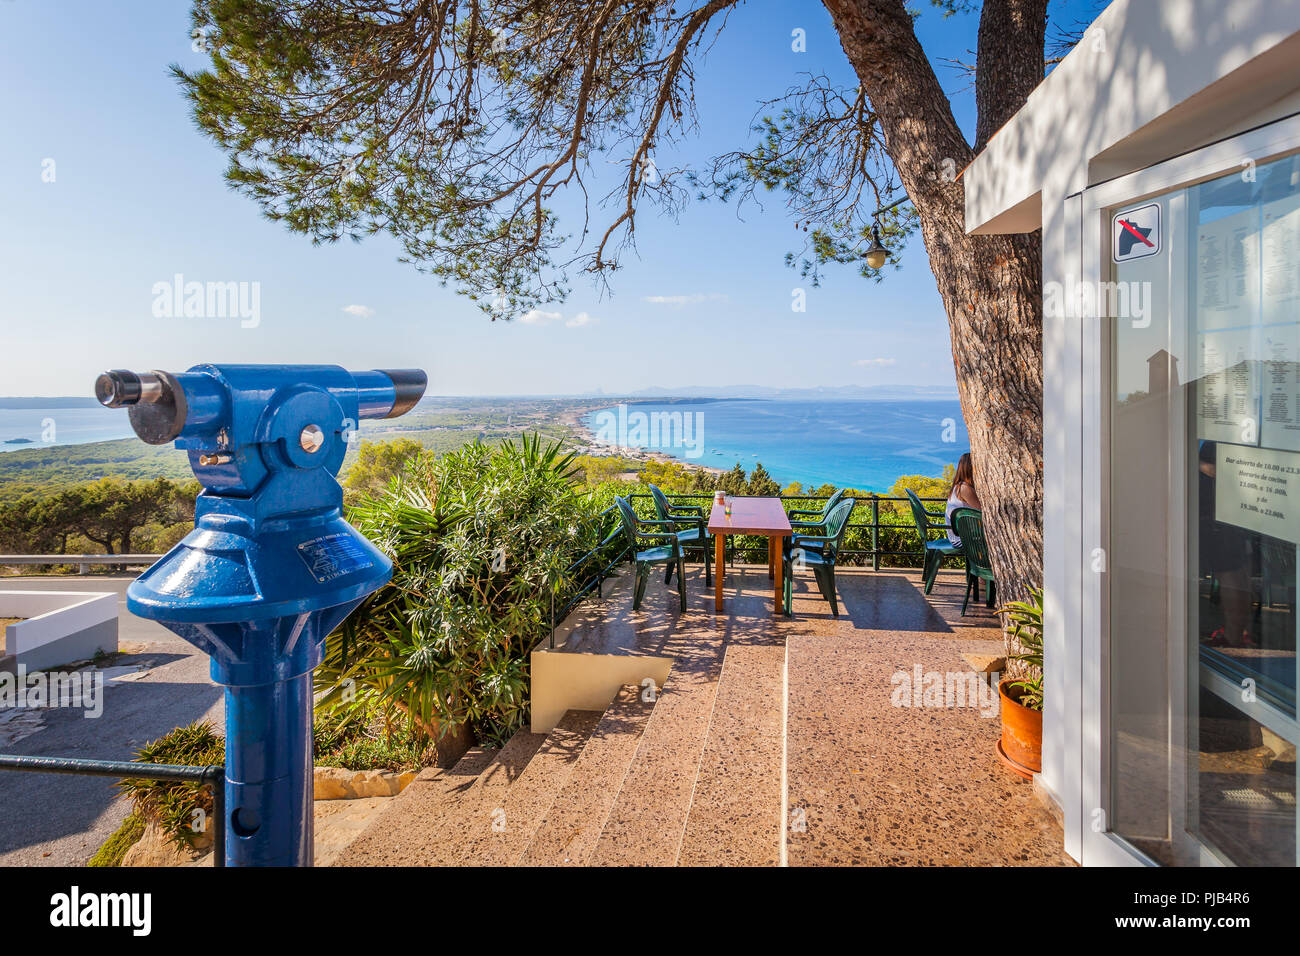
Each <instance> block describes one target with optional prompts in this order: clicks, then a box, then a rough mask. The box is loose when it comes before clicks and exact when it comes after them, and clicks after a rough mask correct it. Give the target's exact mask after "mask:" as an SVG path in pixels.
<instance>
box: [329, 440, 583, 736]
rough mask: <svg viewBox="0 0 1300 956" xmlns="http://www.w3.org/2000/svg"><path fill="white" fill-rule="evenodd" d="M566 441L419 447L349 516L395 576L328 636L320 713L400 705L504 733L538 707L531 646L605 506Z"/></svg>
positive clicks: (445, 727)
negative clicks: (427, 450)
mask: <svg viewBox="0 0 1300 956" xmlns="http://www.w3.org/2000/svg"><path fill="white" fill-rule="evenodd" d="M575 474H576V468H575V465H574V460H573V455H571V454H565V453H564V452H563V451H562V450H561V447H560V445H559V444H558V443H546V444H544V443H543V441H542V440H541V439H540V438H539V437H538V436H535V435H533V436H525V437H524V438H523V439H522V441H520V442H518V443H505V444H502V445H498V446H488V445H484V444H481V443H477V442H476V443H474V444H471V445H468V446H465V447H464V448H462V449H460V450H458V451H456V452H453V453H451V454H447V455H444V456H442V457H441V458H437V459H434V458H431V457H429V456H419V457H417V458H414V459H412V460H411V461H410V462H408V464H407V466H406V468H405V470H404V471H403V472H402V474H401V475H400V476H399V477H398V478H397V479H395V480H394V481H393V482H392V483H391V484H390V485H389V486H388V487H387V488H386V489H385V490H384V491H383V492H381V493H380V494H378V495H375V496H373V497H368V498H365V499H364V500H363V501H362V502H361V503H360V504H359V505H357V506H356V507H354V508H353V509H352V511H351V513H350V518H351V519H352V521H353V522H354V523H355V524H356V526H357V527H358V529H359V530H361V531H362V532H363V533H364V534H365V535H367V536H368V537H369V538H370V539H371V540H372V541H374V542H375V544H377V545H378V546H379V547H380V548H381V549H383V551H384V552H385V553H386V554H388V555H389V556H390V557H391V558H392V559H393V564H394V571H393V579H392V581H391V582H390V583H389V584H388V585H386V586H385V587H384V588H382V589H380V590H379V591H377V592H375V594H373V595H371V596H370V597H369V598H367V599H366V601H365V602H363V603H362V605H361V606H360V607H359V608H358V609H357V611H355V612H354V613H353V614H352V615H351V616H350V617H349V618H348V620H347V621H346V622H345V623H344V625H343V626H342V627H340V628H339V629H338V630H337V631H336V632H335V633H334V634H332V635H331V636H330V638H329V640H328V642H327V645H326V655H325V661H324V662H323V664H322V665H321V667H319V668H318V669H317V672H316V689H317V691H318V693H319V694H320V696H319V697H318V702H317V708H318V710H326V711H330V712H333V713H335V714H336V715H338V714H340V713H341V714H342V715H344V717H345V718H346V717H352V718H354V719H365V720H371V719H373V718H374V717H375V715H376V711H378V712H379V713H380V714H382V715H384V716H391V714H392V711H394V710H396V711H399V712H401V713H402V714H404V715H405V716H406V718H408V719H409V720H410V721H411V722H412V724H413V725H414V726H415V727H417V728H419V729H420V730H422V731H424V732H425V733H427V734H430V735H440V734H444V733H447V732H448V731H451V730H455V729H458V728H461V727H463V726H465V725H466V724H468V725H469V726H470V727H471V728H472V730H473V731H474V733H475V735H476V736H477V737H478V738H479V739H481V740H490V741H501V740H503V739H504V738H506V737H508V736H509V735H510V734H511V733H513V732H514V730H515V729H517V728H518V727H519V726H520V725H521V724H522V723H523V721H524V719H525V717H526V716H527V713H528V703H529V701H528V687H529V684H528V664H529V654H530V652H531V651H532V648H533V647H534V646H535V645H536V644H537V642H538V641H540V640H541V639H542V638H543V637H545V636H546V635H547V634H548V633H549V628H550V625H551V619H550V611H551V607H552V599H554V602H555V605H556V606H559V605H560V603H561V602H562V601H563V600H564V598H565V596H566V595H567V593H568V591H569V589H570V588H571V586H572V585H571V582H570V581H569V580H568V575H567V570H568V568H569V567H570V566H571V565H572V564H573V562H574V560H575V559H576V558H577V557H578V556H579V555H581V554H582V553H583V552H584V551H586V550H587V549H588V548H589V547H590V546H591V544H592V541H591V537H592V534H593V531H592V522H591V519H592V518H593V517H594V514H595V512H594V508H593V505H592V503H591V502H590V501H589V500H588V498H587V497H586V495H585V494H583V493H582V492H581V491H580V490H579V489H578V488H577V487H576V485H575V483H574V477H575Z"/></svg>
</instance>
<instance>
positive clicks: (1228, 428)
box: [1196, 328, 1260, 444]
mask: <svg viewBox="0 0 1300 956" xmlns="http://www.w3.org/2000/svg"><path fill="white" fill-rule="evenodd" d="M1197 346H1198V349H1197V355H1196V363H1197V367H1196V415H1197V419H1198V421H1197V433H1198V437H1200V438H1203V439H1207V440H1210V441H1229V442H1248V443H1251V444H1254V443H1255V442H1257V441H1258V440H1259V426H1258V418H1257V416H1258V411H1259V398H1260V376H1259V363H1258V362H1256V361H1254V356H1255V354H1256V351H1255V330H1254V329H1253V328H1247V329H1225V330H1221V331H1214V332H1206V333H1204V334H1202V335H1200V336H1199V341H1198V342H1197Z"/></svg>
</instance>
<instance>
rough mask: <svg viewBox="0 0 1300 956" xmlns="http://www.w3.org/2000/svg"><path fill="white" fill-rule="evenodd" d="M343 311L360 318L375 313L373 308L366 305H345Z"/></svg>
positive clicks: (365, 317) (368, 316) (366, 317)
mask: <svg viewBox="0 0 1300 956" xmlns="http://www.w3.org/2000/svg"><path fill="white" fill-rule="evenodd" d="M343 311H344V312H346V313H347V314H348V315H355V316H357V318H361V319H368V318H370V317H371V316H373V315H374V314H375V310H374V309H372V308H370V306H368V305H345V306H344V307H343Z"/></svg>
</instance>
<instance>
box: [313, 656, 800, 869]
mask: <svg viewBox="0 0 1300 956" xmlns="http://www.w3.org/2000/svg"><path fill="white" fill-rule="evenodd" d="M784 667H785V649H784V647H783V646H782V645H779V644H769V645H752V644H732V645H725V644H724V643H723V642H721V641H718V642H706V643H704V644H703V645H702V646H700V647H699V648H698V652H697V653H692V654H688V655H685V656H682V657H679V658H678V660H677V663H676V664H675V666H674V668H673V670H672V673H671V674H670V676H669V678H668V680H667V682H666V683H665V684H664V686H663V687H662V688H658V689H657V691H656V689H654V688H642V687H638V686H634V685H631V684H629V685H626V686H624V687H623V688H622V690H621V691H620V692H619V693H618V695H617V696H616V697H615V699H614V701H613V702H612V703H611V704H610V705H609V707H608V708H607V709H606V710H605V711H604V712H603V713H597V712H592V711H575V710H571V711H568V712H567V713H566V714H565V715H564V717H563V719H562V720H561V721H560V722H559V723H558V724H557V725H556V726H555V728H554V729H553V730H552V731H551V732H550V733H549V734H545V735H542V734H534V733H530V732H528V731H526V730H525V731H520V732H519V733H517V734H515V736H514V737H512V738H511V739H510V741H509V742H508V743H507V744H506V745H505V746H504V747H502V748H501V750H500V751H499V752H492V751H489V750H483V749H477V748H476V749H473V750H471V751H469V752H468V753H467V754H466V755H465V756H464V757H463V758H462V759H461V760H460V761H459V762H457V763H456V764H455V766H453V767H451V768H449V769H445V770H441V769H427V770H425V771H423V772H422V773H421V774H420V776H419V777H417V778H416V780H414V781H413V782H412V783H411V784H410V786H408V787H407V788H406V790H404V791H403V792H402V793H401V794H400V795H399V796H397V797H395V798H394V799H393V800H392V802H391V805H390V806H389V807H387V808H386V809H385V810H384V811H383V813H381V814H380V815H379V816H378V817H377V818H376V819H375V820H374V821H373V822H372V823H371V825H370V826H369V827H368V828H367V829H366V830H365V831H364V832H362V833H361V834H360V835H359V836H358V837H357V838H356V839H355V840H354V841H353V842H352V843H351V844H350V845H349V846H348V847H347V849H346V850H345V851H344V852H343V853H342V854H341V855H340V857H339V859H338V860H337V861H336V863H335V865H339V866H349V865H351V866H371V865H406V866H411V865H415V866H583V865H591V866H610V865H614V866H637V865H647V866H656V865H657V866H672V865H679V864H680V865H699V866H707V865H731V866H747V865H748V866H757V865H776V864H777V863H778V862H779V860H780V856H781V827H780V822H781V772H782V760H783V754H782V734H781V715H782V707H781V703H782V700H783V683H782V682H783V678H784Z"/></svg>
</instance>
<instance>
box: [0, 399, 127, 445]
mask: <svg viewBox="0 0 1300 956" xmlns="http://www.w3.org/2000/svg"><path fill="white" fill-rule="evenodd" d="M133 434H134V433H133V432H132V431H131V425H130V423H128V421H127V418H126V412H124V411H123V410H122V409H114V408H104V407H103V406H101V405H95V406H92V407H85V408H0V452H6V451H19V450H20V449H23V448H48V447H49V446H50V445H80V444H83V443H85V442H92V441H111V440H113V439H115V438H130V437H131V436H132V435H133ZM11 439H20V440H19V441H15V442H13V443H12V444H10V441H11ZM21 439H26V441H21Z"/></svg>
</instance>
